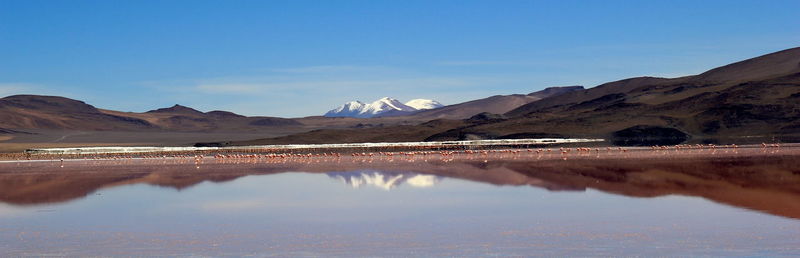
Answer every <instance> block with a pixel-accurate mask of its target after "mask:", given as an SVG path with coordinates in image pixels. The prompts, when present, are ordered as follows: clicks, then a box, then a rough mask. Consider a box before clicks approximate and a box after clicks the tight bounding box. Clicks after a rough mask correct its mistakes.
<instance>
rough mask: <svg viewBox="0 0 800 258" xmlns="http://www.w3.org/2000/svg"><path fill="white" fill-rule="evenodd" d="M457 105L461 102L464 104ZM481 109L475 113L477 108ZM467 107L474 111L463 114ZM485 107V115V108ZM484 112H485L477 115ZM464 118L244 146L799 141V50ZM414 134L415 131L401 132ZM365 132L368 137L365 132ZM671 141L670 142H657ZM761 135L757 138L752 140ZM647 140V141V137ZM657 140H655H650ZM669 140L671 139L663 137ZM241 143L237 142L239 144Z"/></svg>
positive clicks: (507, 98) (610, 85)
mask: <svg viewBox="0 0 800 258" xmlns="http://www.w3.org/2000/svg"><path fill="white" fill-rule="evenodd" d="M521 98H524V97H521V96H519V95H512V96H499V97H498V96H495V97H490V98H487V99H483V100H477V101H473V102H466V103H463V104H460V105H461V106H458V105H453V106H456V107H453V106H449V108H448V107H445V108H442V109H437V110H432V111H426V112H425V113H422V112H421V113H419V114H417V115H414V116H410V117H426V116H429V117H437V114H438V112H445V113H446V112H447V111H449V110H455V111H453V113H455V114H458V115H457V116H451V117H458V118H464V115H466V114H467V113H471V112H472V110H471V109H469V107H472V106H471V105H472V104H475V103H478V104H475V105H474V106H478V107H486V106H489V105H481V104H480V103H482V102H490V103H503V102H504V101H507V102H511V103H512V104H516V103H519V102H514V99H521ZM458 107H461V109H459V108H458ZM478 109H479V108H475V109H474V110H478ZM462 110H470V111H469V112H464V113H458V112H461V111H462ZM485 111H486V110H483V111H482V112H485ZM478 113H480V112H478ZM484 117H487V118H491V119H481V118H480V117H478V118H475V119H467V120H464V121H461V122H460V123H459V122H452V121H451V122H441V121H440V122H438V123H426V124H422V125H418V126H406V127H404V128H397V127H391V126H387V127H383V128H369V129H351V130H339V131H336V132H333V131H315V132H308V133H303V134H300V135H295V136H289V137H283V138H280V139H278V138H275V139H262V140H257V141H248V142H246V143H254V142H259V143H271V142H284V141H286V140H289V139H291V140H292V141H294V142H293V143H315V142H331V141H335V140H332V139H338V138H339V137H340V136H345V135H346V136H347V137H348V142H354V141H374V140H375V139H379V140H380V141H412V140H414V141H415V140H420V139H426V140H457V139H480V138H484V139H486V138H489V139H491V138H518V137H528V136H530V137H534V136H537V135H548V136H552V135H554V134H558V135H561V136H565V137H599V138H606V139H611V140H613V141H614V143H615V144H653V143H654V142H655V143H663V144H674V143H679V142H682V141H684V140H686V139H690V138H691V139H693V140H694V141H711V142H713V141H717V140H719V139H725V141H728V142H744V141H759V142H760V141H762V140H769V141H774V140H780V139H786V140H793V139H800V48H793V49H788V50H784V51H779V52H775V53H772V54H767V55H763V56H760V57H756V58H752V59H748V60H745V61H741V62H737V63H733V64H730V65H726V66H723V67H719V68H715V69H712V70H709V71H707V72H704V73H702V74H699V75H695V76H686V77H680V78H655V77H637V78H630V79H625V80H620V81H615V82H609V83H605V84H602V85H599V86H597V87H594V88H590V89H578V90H572V91H568V92H565V93H562V94H557V95H555V96H551V97H548V98H544V99H541V100H538V101H531V102H529V103H527V104H524V105H522V106H519V107H517V108H515V109H513V110H510V111H509V112H506V113H505V114H504V116H497V117H489V116H484ZM423 129H424V130H423ZM406 131H413V132H417V133H419V135H413V136H409V135H406V134H398V133H397V132H406ZM360 136H363V137H360ZM659 138H670V139H659ZM326 139H328V140H326ZM753 139H756V140H753ZM644 140H646V141H647V142H643V141H644ZM651 140H655V141H651ZM662 140H665V141H662ZM233 144H238V143H233Z"/></svg>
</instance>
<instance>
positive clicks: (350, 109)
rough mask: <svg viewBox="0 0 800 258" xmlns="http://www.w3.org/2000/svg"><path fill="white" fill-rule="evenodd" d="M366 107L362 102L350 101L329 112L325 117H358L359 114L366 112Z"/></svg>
mask: <svg viewBox="0 0 800 258" xmlns="http://www.w3.org/2000/svg"><path fill="white" fill-rule="evenodd" d="M366 106H367V105H366V104H364V103H361V101H350V102H347V103H344V105H341V106H339V107H337V108H336V109H333V110H331V111H328V113H325V116H328V117H358V114H359V113H361V111H364V108H365V107H366Z"/></svg>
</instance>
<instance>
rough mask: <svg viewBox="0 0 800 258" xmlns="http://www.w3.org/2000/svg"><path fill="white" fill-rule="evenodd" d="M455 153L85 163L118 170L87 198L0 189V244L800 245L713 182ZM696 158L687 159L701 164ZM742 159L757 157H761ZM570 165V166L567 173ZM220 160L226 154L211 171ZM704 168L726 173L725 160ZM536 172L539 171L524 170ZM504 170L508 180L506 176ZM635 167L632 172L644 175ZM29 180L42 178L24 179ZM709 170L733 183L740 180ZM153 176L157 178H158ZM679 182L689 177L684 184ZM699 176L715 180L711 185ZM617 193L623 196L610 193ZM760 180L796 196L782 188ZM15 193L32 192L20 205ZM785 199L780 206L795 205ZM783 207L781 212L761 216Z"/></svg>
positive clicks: (786, 248) (357, 251)
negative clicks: (274, 166) (372, 160)
mask: <svg viewBox="0 0 800 258" xmlns="http://www.w3.org/2000/svg"><path fill="white" fill-rule="evenodd" d="M490 163H491V162H490ZM672 163H674V162H672ZM773 163H774V162H773ZM779 163H780V162H779ZM459 164H460V165H464V164H470V163H469V162H463V164H461V163H449V164H436V165H434V166H433V167H435V168H426V166H427V165H415V167H418V168H420V170H422V171H428V172H431V171H435V170H436V169H443V168H444V169H447V168H450V170H447V171H456V172H452V173H453V174H442V173H438V174H424V173H419V172H409V170H407V169H406V168H404V167H402V166H401V167H398V166H393V167H394V168H399V169H400V170H391V169H376V168H375V166H373V167H369V166H366V167H364V166H363V165H360V166H356V167H362V169H349V168H350V167H349V165H348V166H339V167H333V168H332V169H331V170H330V171H327V172H325V171H322V172H320V171H314V170H315V169H313V168H309V169H308V171H312V172H288V171H284V172H279V173H275V172H274V171H270V172H265V171H264V170H259V169H254V170H251V171H250V172H242V173H241V174H237V176H236V177H233V178H227V179H225V180H214V178H216V176H218V174H203V173H199V172H198V174H201V175H203V176H201V179H202V180H200V181H199V182H200V183H194V184H184V183H181V182H177V181H175V180H178V179H180V178H179V177H177V176H176V175H175V174H171V172H172V171H184V173H185V171H191V169H194V167H193V166H187V165H176V166H173V167H172V169H166V170H164V169H155V170H153V171H149V172H148V173H146V174H135V175H131V174H129V173H128V172H126V171H125V170H124V169H123V171H121V172H119V171H116V172H107V173H106V174H102V175H98V174H93V173H91V172H85V173H82V174H85V175H84V176H86V177H87V178H88V177H109V175H108V174H116V175H117V176H120V177H119V178H117V177H115V176H110V177H111V180H109V182H111V183H109V182H105V181H103V183H100V184H98V188H96V189H95V190H90V193H89V194H88V195H85V197H77V198H67V200H63V201H52V200H56V199H58V198H56V199H53V198H55V197H50V196H45V197H41V199H35V198H34V199H25V198H21V197H19V196H24V195H25V194H20V193H16V192H10V191H4V192H2V195H0V196H2V197H3V198H4V204H0V253H2V254H3V255H4V256H8V255H42V254H56V255H59V254H64V255H176V254H205V255H245V254H256V255H259V254H278V255H286V256H296V255H318V254H323V255H340V256H350V255H389V256H391V255H415V254H416V255H456V256H461V255H478V256H483V255H494V254H498V255H620V254H640V255H686V254H691V255H757V256H758V255H792V254H798V253H800V234H797V232H800V220H798V219H797V218H796V217H792V216H791V214H793V213H792V212H793V210H788V211H778V212H769V211H764V212H762V211H756V210H753V209H751V207H737V206H728V205H723V204H719V203H718V202H728V203H732V202H736V201H735V200H733V199H731V200H728V199H724V198H727V197H714V196H717V195H720V193H721V192H724V191H722V190H719V191H717V190H714V189H710V190H709V191H711V192H714V191H716V192H714V193H713V194H711V197H708V196H704V197H706V198H711V199H712V200H713V199H714V198H723V199H717V200H715V201H711V200H710V199H705V198H698V197H693V196H692V195H694V196H702V194H692V193H691V192H688V193H687V192H684V193H680V192H679V193H678V194H682V195H689V196H682V195H663V196H659V195H656V196H659V197H653V198H636V197H630V196H637V195H649V193H642V192H641V191H640V192H636V190H635V189H634V188H635V187H634V186H635V185H636V183H631V182H623V183H621V184H620V185H621V186H624V187H628V188H624V187H623V188H619V189H621V190H612V189H610V188H608V187H609V186H604V185H596V187H597V188H595V187H592V186H589V187H588V188H583V189H581V188H580V187H579V186H578V185H566V186H565V185H564V183H563V182H561V183H560V185H561V186H555V185H554V184H550V183H552V182H558V180H553V179H550V180H549V181H547V182H544V181H542V180H541V179H542V178H546V177H547V176H546V175H542V174H541V173H545V172H542V171H544V170H542V169H541V167H540V168H539V170H535V171H538V172H533V170H532V171H527V170H519V169H516V170H515V169H514V168H515V166H520V165H523V164H517V163H515V162H513V161H509V162H506V163H504V162H499V165H497V166H496V167H493V166H485V167H481V166H479V165H478V164H479V163H476V164H471V165H473V166H472V167H479V169H481V170H483V171H484V172H485V171H493V173H500V174H502V173H510V172H502V171H507V170H508V171H516V172H520V171H522V172H524V173H522V175H521V176H524V178H527V179H528V180H529V181H519V179H514V180H511V179H509V181H506V182H504V183H502V182H501V183H499V182H497V181H491V180H492V179H485V180H476V178H479V177H478V176H477V175H478V174H474V173H471V172H470V171H469V169H466V167H461V166H459ZM525 164H527V163H525ZM537 164H538V165H536V166H539V165H541V163H537ZM574 164H580V162H576V163H574ZM606 164H613V163H608V162H607V163H606ZM692 164H693V165H691V167H692V168H695V169H697V168H701V167H702V165H698V164H696V163H692ZM527 165H530V164H527ZM788 165H791V164H788ZM640 166H641V167H644V168H645V170H644V172H643V171H638V172H636V173H640V174H642V175H647V176H649V177H653V176H655V175H658V173H656V172H653V174H648V173H650V172H647V171H649V170H647V169H646V168H648V165H646V164H645V165H640ZM210 167H214V166H210ZM255 167H259V166H255ZM653 167H658V166H655V165H653ZM723 167H724V166H723ZM739 167H743V166H739ZM744 167H750V168H755V167H758V164H756V163H750V165H747V166H744ZM779 167H780V166H779ZM576 168H577V167H574V168H573V169H572V170H571V171H577V170H576ZM659 168H662V167H659ZM286 169H289V168H286ZM133 170H135V169H131V171H133ZM140 170H141V169H140ZM221 170H224V169H223V166H220V167H215V169H212V171H221ZM26 171H27V170H26ZM136 171H139V170H136ZM165 171H166V172H165ZM252 171H260V173H254V172H252ZM298 171H299V170H298ZM331 171H333V172H331ZM598 171H600V170H598ZM603 171H605V170H603ZM770 171H772V172H774V171H773V170H770ZM584 172H585V171H584ZM537 173H539V174H537ZM564 173H565V172H564V171H559V172H558V173H556V174H559V175H561V174H564ZM598 173H599V172H598ZM619 173H624V172H619ZM660 173H668V174H669V173H672V172H670V171H662V172H660ZM44 174H48V175H49V173H44ZM79 174H81V173H79ZM601 174H602V173H601ZM711 174H714V175H717V176H719V175H725V174H728V175H730V174H735V172H733V171H727V170H726V171H722V172H719V173H711ZM2 175H3V177H0V181H6V182H8V181H12V180H14V179H15V178H16V179H15V180H18V181H16V182H17V184H16V185H27V186H36V187H41V186H51V187H52V189H54V190H57V189H61V188H59V187H58V184H59V182H60V183H64V184H68V185H70V187H67V188H69V189H75V188H81V187H87V186H86V185H85V184H92V182H91V180H81V181H79V182H63V181H64V180H62V179H59V178H58V177H55V178H52V177H53V176H52V175H49V176H50V177H49V179H44V178H48V177H47V176H45V177H43V175H41V174H37V173H30V171H27V172H23V173H21V174H16V175H11V174H9V173H5V174H2ZM536 175H538V176H539V177H541V178H538V179H537V178H533V177H534V176H536ZM637 175H639V174H637ZM502 176H503V178H507V179H508V178H513V175H511V174H502ZM639 176H640V178H639V179H637V180H641V178H644V177H642V176H641V175H639ZM782 176H783V175H782ZM584 177H586V176H584ZM604 177H606V178H607V177H609V176H608V175H605V176H604ZM633 177H634V174H625V178H627V179H628V180H629V181H630V180H631V178H633ZM680 177H687V175H686V174H679V173H678V174H670V176H668V177H665V178H673V179H675V180H678V181H680ZM714 177H715V176H709V178H714ZM120 178H124V180H123V179H120ZM143 178H144V179H143ZM176 178H177V179H176ZM594 178H595V179H594V180H596V181H598V182H594V183H595V184H599V183H607V184H611V182H613V181H614V180H616V179H608V181H609V182H599V181H602V180H601V179H600V178H603V176H595V177H594ZM33 179H35V180H33ZM534 179H536V180H534ZM26 180H27V181H26ZM31 180H33V181H36V182H39V183H47V184H43V185H38V184H36V183H30V181H31ZM48 180H49V181H48ZM126 180H128V181H126ZM130 180H134V181H135V180H140V181H135V182H140V183H142V182H147V183H148V184H140V183H131V182H130ZM148 180H149V181H148ZM206 180H212V181H220V182H210V181H206ZM692 180H696V179H692ZM715 180H716V181H715V182H717V181H718V182H722V183H730V182H736V181H737V180H738V179H737V178H736V177H731V178H727V179H722V180H720V179H715ZM20 182H27V183H20ZM154 182H155V183H154ZM548 182H550V183H548ZM722 183H720V185H721V184H722ZM72 184H84V185H81V186H73V185H72ZM159 184H160V185H161V186H157V185H159ZM536 184H540V185H536ZM683 184H685V185H686V186H685V187H686V188H687V189H690V188H692V186H691V185H687V184H686V183H685V182H684V183H683ZM5 185H9V184H5ZM652 185H653V187H652V188H655V189H665V187H663V186H659V185H658V184H655V183H652ZM703 185H706V187H707V188H713V187H709V186H708V185H709V183H703ZM176 186H179V187H176ZM532 186H536V187H532ZM561 187H563V189H562V188H561ZM604 187H605V188H604ZM720 187H722V186H720ZM548 188H550V189H548ZM576 188H577V189H576ZM666 188H668V187H666ZM755 188H758V186H755ZM89 189H94V188H92V187H89ZM595 189H602V190H603V191H598V190H595ZM18 190H19V191H23V190H24V191H27V192H26V193H27V194H28V195H35V194H41V193H37V192H36V189H33V188H26V189H21V188H20V189H18ZM773 190H774V191H773ZM614 191H620V192H621V194H620V193H618V194H610V193H609V192H614ZM625 191H628V192H627V193H626V192H625ZM765 191H767V192H768V191H773V192H784V193H788V194H789V197H788V198H792V197H797V193H796V192H792V191H793V190H791V189H790V190H786V189H777V190H776V189H772V190H770V189H766V190H765ZM634 192H635V193H634ZM70 194H72V193H70ZM758 194H761V192H742V195H743V196H741V199H747V196H744V195H758ZM792 194H793V195H792ZM737 198H738V197H737ZM769 198H770V199H774V198H771V197H769ZM734 199H736V198H734ZM25 200H27V202H28V203H24V202H26V201H25ZM41 200H51V201H44V202H43V201H41ZM795 200H796V199H795ZM21 202H23V203H21ZM12 203H13V204H12ZM743 203H747V202H743ZM785 204H786V206H787V207H790V206H792V205H797V204H791V203H785ZM742 206H744V205H742ZM790 208H791V207H790ZM780 212H783V213H784V214H778V215H782V216H778V215H771V214H769V213H773V214H774V213H780ZM787 214H788V216H787Z"/></svg>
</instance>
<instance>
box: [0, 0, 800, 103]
mask: <svg viewBox="0 0 800 258" xmlns="http://www.w3.org/2000/svg"><path fill="white" fill-rule="evenodd" d="M798 10H800V1H797V0H792V1H731V0H728V1H589V0H585V1H464V0H458V1H407V0H402V1H401V0H397V1H377V0H371V1H343V0H342V1H323V0H319V1H298V0H293V1H198V0H192V1H121V0H120V1H77V0H74V1H72V0H71V1H67V0H64V1H55V0H54V1H36V0H22V1H8V0H0V95H3V96H5V95H13V94H23V93H24V94H49V95H61V96H67V97H71V98H76V99H80V100H84V101H86V102H88V103H89V104H93V105H95V106H97V107H100V108H108V109H116V110H123V111H137V112H140V111H146V110H150V109H155V108H159V107H165V106H171V105H173V104H176V103H179V104H182V105H187V106H191V107H195V108H197V109H199V110H202V111H210V110H215V109H220V110H229V111H234V112H237V113H242V114H246V115H270V116H284V117H296V116H306V115H318V114H322V113H324V112H325V111H327V110H328V109H331V108H333V107H335V106H337V105H339V104H341V103H343V102H345V101H349V100H362V101H372V100H375V99H377V98H380V97H384V96H391V97H395V98H398V99H400V100H401V101H406V100H410V99H412V98H432V99H436V100H439V101H441V102H443V103H445V104H453V103H458V102H461V101H466V100H471V99H476V98H482V97H486V96H489V95H496V94H511V93H528V92H533V91H536V90H539V89H542V88H545V87H547V86H554V85H584V86H588V87H592V86H596V85H598V84H600V83H603V82H608V81H613V80H618V79H623V78H627V77H633V76H642V75H651V76H666V77H672V76H681V75H689V74H696V73H700V72H703V71H705V70H707V69H709V68H713V67H716V66H720V65H724V64H727V63H730V62H734V61H738V60H741V59H745V58H749V57H754V56H757V55H761V54H766V53H769V52H774V51H778V50H782V49H786V48H791V47H796V46H800V15H799V14H800V11H798Z"/></svg>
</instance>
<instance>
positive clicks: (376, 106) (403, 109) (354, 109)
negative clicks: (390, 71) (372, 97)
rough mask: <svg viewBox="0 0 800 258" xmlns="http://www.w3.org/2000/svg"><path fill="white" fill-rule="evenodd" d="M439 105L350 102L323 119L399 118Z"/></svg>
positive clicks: (426, 101) (385, 100) (432, 102)
mask: <svg viewBox="0 0 800 258" xmlns="http://www.w3.org/2000/svg"><path fill="white" fill-rule="evenodd" d="M443 106H444V105H442V104H441V103H439V102H438V101H435V100H429V99H414V100H411V101H409V102H406V103H402V102H400V101H399V100H397V99H393V98H390V97H384V98H381V99H378V100H376V101H373V102H372V103H369V104H364V103H363V102H361V101H357V100H356V101H350V102H347V103H345V104H344V105H341V106H339V107H337V108H335V109H332V110H330V111H328V112H327V113H325V115H324V116H325V117H357V118H372V117H388V116H401V115H409V114H412V113H415V112H418V111H421V110H429V109H436V108H440V107H443Z"/></svg>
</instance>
